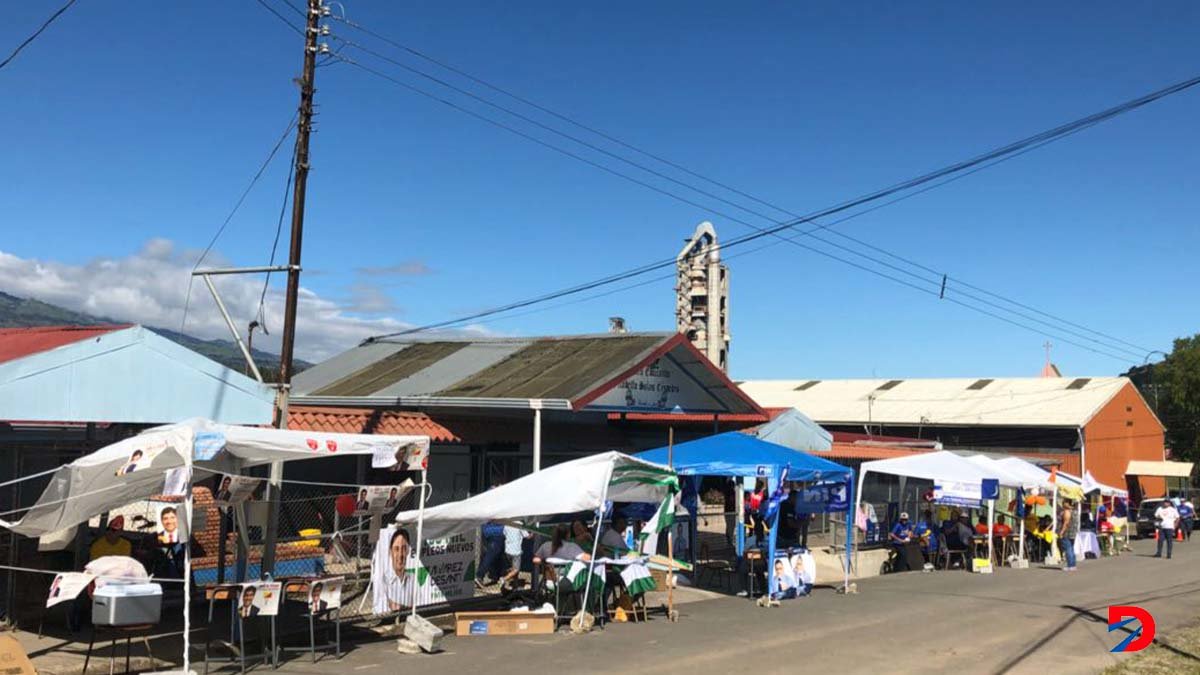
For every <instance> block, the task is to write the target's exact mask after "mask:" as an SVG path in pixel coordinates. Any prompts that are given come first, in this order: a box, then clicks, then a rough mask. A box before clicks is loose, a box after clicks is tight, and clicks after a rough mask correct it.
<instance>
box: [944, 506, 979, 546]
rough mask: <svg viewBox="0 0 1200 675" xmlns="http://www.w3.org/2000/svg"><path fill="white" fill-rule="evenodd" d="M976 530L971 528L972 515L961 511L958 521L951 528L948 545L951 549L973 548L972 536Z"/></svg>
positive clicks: (947, 540)
mask: <svg viewBox="0 0 1200 675" xmlns="http://www.w3.org/2000/svg"><path fill="white" fill-rule="evenodd" d="M973 534H974V532H973V531H972V530H971V517H970V516H969V515H967V514H965V513H960V514H959V516H958V522H957V523H954V525H953V526H952V527H951V528H950V533H949V535H948V536H947V537H946V546H947V548H951V549H958V550H963V551H965V550H968V549H970V548H971V536H972V535H973Z"/></svg>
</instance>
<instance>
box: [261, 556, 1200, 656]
mask: <svg viewBox="0 0 1200 675" xmlns="http://www.w3.org/2000/svg"><path fill="white" fill-rule="evenodd" d="M1153 544H1154V542H1152V541H1142V542H1136V541H1135V542H1133V546H1134V549H1135V552H1134V553H1133V554H1129V553H1126V554H1125V555H1123V556H1121V557H1119V558H1115V559H1112V558H1109V559H1103V560H1089V561H1084V562H1083V563H1082V564H1081V565H1080V569H1079V571H1078V572H1075V573H1066V572H1062V571H1061V570H1057V569H1042V568H1037V567H1033V568H1030V569H1027V570H1009V569H1002V570H999V571H998V572H997V573H996V574H994V575H990V576H986V575H977V574H967V573H964V572H958V571H954V572H935V573H929V574H926V573H920V572H913V573H906V574H897V575H890V576H887V577H881V578H878V579H870V580H865V581H862V582H859V584H858V589H859V593H858V594H857V595H851V596H841V595H837V594H835V593H834V592H833V591H832V590H829V589H817V591H816V592H815V593H814V595H812V596H810V597H808V598H802V599H798V600H792V601H787V602H784V603H783V606H782V607H780V608H778V609H760V608H758V607H756V606H754V604H753V603H752V602H749V601H747V600H745V599H739V598H720V599H715V600H707V601H702V602H696V603H690V604H687V605H682V606H681V608H680V609H681V615H682V616H681V618H680V621H679V622H678V623H676V624H671V623H669V622H667V621H666V620H664V619H662V618H657V619H655V620H653V621H651V622H649V623H646V624H640V625H639V624H620V625H613V626H610V627H609V628H608V629H606V630H603V631H596V632H593V633H592V634H589V635H582V636H573V635H545V636H536V637H529V638H516V637H513V638H509V637H462V638H460V637H454V636H447V637H446V638H445V641H444V643H443V646H444V648H445V651H444V652H443V653H441V654H437V655H415V656H414V655H401V654H398V653H396V651H395V643H394V641H392V640H383V641H380V642H376V643H373V644H367V645H360V646H358V647H357V648H355V650H354V651H352V652H350V653H349V654H347V655H346V656H344V657H343V659H342V661H341V662H340V663H339V662H334V661H332V660H325V661H323V662H322V663H321V664H319V665H315V666H314V665H312V664H309V663H302V662H301V659H297V660H293V661H290V662H288V663H286V664H285V665H284V666H283V667H282V668H281V671H283V672H292V673H318V672H329V671H330V669H336V670H338V671H340V672H345V673H372V672H396V669H397V668H404V669H406V670H407V669H408V668H414V669H419V670H420V672H421V673H430V674H436V673H455V674H456V675H460V674H462V673H471V672H478V673H487V674H488V675H505V674H507V673H520V674H522V675H528V674H529V673H539V672H544V671H546V670H549V669H551V668H553V669H554V670H555V671H556V672H567V671H571V672H598V671H600V670H610V671H613V670H618V669H621V668H622V667H637V668H640V669H649V670H650V671H651V672H672V673H680V672H694V673H698V672H733V671H735V670H742V669H747V668H753V669H754V670H755V671H757V672H768V673H771V672H780V673H782V672H796V671H797V670H798V669H801V668H803V669H810V668H817V669H831V671H832V672H847V671H848V672H869V671H878V670H884V669H886V670H889V671H891V672H921V673H940V672H954V673H959V674H961V673H1035V672H1037V673H1040V672H1046V671H1051V672H1055V673H1095V672H1098V671H1100V670H1102V669H1104V668H1105V667H1106V666H1108V665H1111V664H1113V663H1116V662H1117V659H1118V658H1123V657H1118V656H1117V655H1114V654H1111V653H1110V652H1109V649H1111V648H1112V647H1113V646H1114V645H1116V644H1117V642H1119V641H1120V637H1118V635H1117V634H1116V633H1113V634H1110V633H1108V631H1107V612H1108V606H1109V605H1111V604H1133V605H1139V606H1141V607H1144V608H1146V609H1148V610H1149V611H1150V612H1151V613H1152V614H1153V615H1154V617H1155V620H1156V622H1157V625H1158V632H1159V633H1165V632H1167V631H1170V630H1171V629H1172V628H1173V627H1178V626H1180V625H1182V624H1184V623H1187V622H1189V621H1193V620H1195V619H1196V618H1197V617H1200V574H1197V562H1200V539H1198V540H1197V541H1196V542H1191V543H1189V544H1180V545H1177V546H1176V555H1175V557H1174V559H1172V560H1169V561H1168V560H1164V559H1154V558H1150V557H1149V554H1151V553H1153ZM1191 658H1194V659H1195V662H1196V665H1197V667H1200V655H1193V656H1191Z"/></svg>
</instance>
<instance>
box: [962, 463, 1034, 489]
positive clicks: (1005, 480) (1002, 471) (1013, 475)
mask: <svg viewBox="0 0 1200 675" xmlns="http://www.w3.org/2000/svg"><path fill="white" fill-rule="evenodd" d="M967 461H968V462H971V463H972V464H974V465H975V466H977V467H979V468H981V469H983V470H984V471H992V472H994V473H995V474H996V476H997V477H998V478H999V479H1000V484H1001V485H1003V486H1004V487H1010V488H1024V487H1034V486H1038V485H1039V484H1037V483H1035V484H1034V486H1030V485H1027V484H1026V483H1027V481H1026V479H1025V477H1024V476H1021V475H1019V474H1017V472H1015V471H1012V470H1011V469H1009V467H1008V466H1007V465H1004V464H1001V463H1000V462H999V461H998V460H995V459H992V458H991V457H985V456H984V455H970V456H969V457H967ZM1039 480H1040V479H1039Z"/></svg>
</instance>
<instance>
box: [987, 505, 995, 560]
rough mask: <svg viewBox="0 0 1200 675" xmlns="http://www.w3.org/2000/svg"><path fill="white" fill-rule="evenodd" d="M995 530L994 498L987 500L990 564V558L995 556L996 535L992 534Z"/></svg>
mask: <svg viewBox="0 0 1200 675" xmlns="http://www.w3.org/2000/svg"><path fill="white" fill-rule="evenodd" d="M995 531H996V500H995V499H989V500H988V534H987V538H988V564H989V565H990V564H992V560H994V559H995V557H996V537H995V536H993V535H994V533H995Z"/></svg>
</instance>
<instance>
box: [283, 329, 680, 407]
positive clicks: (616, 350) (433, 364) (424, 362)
mask: <svg viewBox="0 0 1200 675" xmlns="http://www.w3.org/2000/svg"><path fill="white" fill-rule="evenodd" d="M672 336H673V334H670V333H626V334H623V335H608V334H604V335H580V336H567V337H549V338H479V339H474V340H461V339H459V340H448V339H429V340H400V341H381V342H371V343H366V344H363V345H361V346H359V347H356V348H354V349H352V350H350V351H349V352H346V353H344V354H341V355H338V356H335V357H334V358H332V359H330V360H329V361H326V362H325V363H321V364H318V365H317V366H314V367H313V368H312V369H310V370H306V371H304V372H302V373H300V374H298V375H297V376H296V378H295V380H293V385H292V388H293V391H294V392H296V393H297V394H299V395H313V396H438V397H469V398H557V399H572V398H575V397H577V396H579V395H581V394H583V393H586V391H587V390H588V388H589V387H590V386H592V385H595V384H596V383H597V382H599V381H602V380H603V379H605V377H607V376H611V375H612V374H613V373H614V371H616V370H619V369H620V368H623V367H625V366H627V365H631V364H633V363H635V362H636V361H637V360H638V358H639V357H641V356H643V355H645V354H647V353H649V352H651V351H653V350H654V348H655V347H657V346H659V345H661V344H662V343H664V342H665V341H666V340H668V339H669V338H671V337H672Z"/></svg>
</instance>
